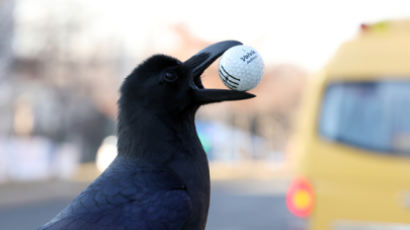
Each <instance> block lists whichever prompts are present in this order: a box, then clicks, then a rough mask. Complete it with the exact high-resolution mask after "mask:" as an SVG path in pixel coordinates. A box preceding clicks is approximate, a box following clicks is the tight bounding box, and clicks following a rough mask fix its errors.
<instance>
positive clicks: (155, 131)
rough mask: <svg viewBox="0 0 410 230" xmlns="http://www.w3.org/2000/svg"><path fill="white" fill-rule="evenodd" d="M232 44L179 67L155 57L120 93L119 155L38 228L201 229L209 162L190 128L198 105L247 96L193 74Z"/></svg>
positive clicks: (176, 62)
mask: <svg viewBox="0 0 410 230" xmlns="http://www.w3.org/2000/svg"><path fill="white" fill-rule="evenodd" d="M240 44H241V43H240V42H237V41H223V42H219V43H216V44H213V45H210V46H208V47H206V48H205V49H203V50H201V51H200V52H199V53H197V54H196V55H194V56H193V57H191V58H189V59H188V60H187V61H185V62H181V61H179V60H177V59H175V58H172V57H169V56H165V55H155V56H152V57H151V58H149V59H147V60H146V61H144V62H143V63H142V64H140V65H139V66H138V67H137V68H136V69H135V70H134V71H133V72H132V73H131V74H130V75H129V76H128V77H127V78H126V79H125V80H124V83H123V84H122V86H121V90H120V91H121V96H120V99H119V101H118V106H119V114H118V144H117V147H118V156H117V157H116V159H115V160H114V161H113V162H112V163H111V165H110V166H109V167H108V168H107V170H105V172H104V173H103V174H101V176H100V177H98V178H97V179H96V180H95V181H94V182H93V183H92V184H91V185H90V186H89V187H88V188H87V189H86V190H85V191H83V192H82V193H81V194H80V195H78V196H77V197H76V198H75V199H74V200H73V201H72V202H71V203H70V204H69V205H68V206H67V207H66V208H65V209H63V210H62V211H61V212H60V213H59V214H58V215H57V216H56V217H55V218H54V219H52V220H51V221H50V222H48V223H47V224H45V225H44V226H43V227H41V228H40V229H87V230H92V229H95V230H98V229H137V230H203V229H205V225H206V219H207V216H208V207H209V196H210V181H209V168H208V160H207V157H206V155H205V152H204V150H203V148H202V146H201V143H200V141H199V139H198V136H197V133H196V129H195V124H194V120H195V112H196V111H197V109H198V108H199V106H201V105H203V104H207V103H212V102H220V101H225V100H240V99H247V98H251V97H254V95H252V94H249V93H246V92H240V91H233V90H223V89H204V87H203V85H202V82H201V78H200V75H201V74H202V72H203V71H204V70H205V69H206V68H207V67H208V66H209V65H210V64H211V63H212V62H213V61H214V60H215V59H217V58H218V57H219V56H220V55H222V54H223V53H224V52H225V51H226V50H227V49H229V48H230V47H233V46H236V45H240Z"/></svg>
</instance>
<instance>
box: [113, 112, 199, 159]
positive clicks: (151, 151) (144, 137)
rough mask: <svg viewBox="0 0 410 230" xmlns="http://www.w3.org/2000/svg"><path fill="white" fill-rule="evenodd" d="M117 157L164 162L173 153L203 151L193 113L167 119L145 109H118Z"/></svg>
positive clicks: (165, 116)
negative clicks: (125, 156)
mask: <svg viewBox="0 0 410 230" xmlns="http://www.w3.org/2000/svg"><path fill="white" fill-rule="evenodd" d="M118 152H119V155H127V156H133V157H137V158H141V159H144V160H149V161H155V162H164V161H168V160H171V159H170V158H173V157H175V154H195V153H198V152H203V150H202V146H201V145H200V142H199V139H198V136H197V133H196V129H195V112H192V113H189V114H185V115H181V116H180V117H170V116H167V115H166V114H161V113H156V112H152V111H148V110H144V109H133V110H131V111H125V110H122V111H121V110H120V113H119V116H118Z"/></svg>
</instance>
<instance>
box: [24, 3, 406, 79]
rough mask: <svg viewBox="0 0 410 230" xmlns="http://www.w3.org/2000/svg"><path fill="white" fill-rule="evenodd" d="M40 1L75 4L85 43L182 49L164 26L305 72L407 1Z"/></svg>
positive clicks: (27, 8) (27, 10)
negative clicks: (239, 45)
mask: <svg viewBox="0 0 410 230" xmlns="http://www.w3.org/2000/svg"><path fill="white" fill-rule="evenodd" d="M20 1H23V2H25V4H24V5H22V4H21V5H22V6H23V7H22V10H21V12H23V13H24V15H26V17H28V18H30V15H31V16H33V15H34V16H33V17H35V14H36V13H35V12H37V11H36V10H33V9H35V8H36V7H37V8H39V7H41V5H39V4H38V1H32V0H20ZM41 1H42V2H43V3H44V4H46V5H47V4H48V5H50V6H52V7H54V8H56V9H60V8H64V6H65V5H66V4H65V3H67V2H76V3H77V4H79V5H81V7H82V8H83V9H84V10H82V13H83V16H82V18H83V19H84V20H86V23H88V25H89V27H88V29H87V33H88V34H87V36H89V37H90V38H94V39H114V40H117V41H119V42H121V43H122V44H124V47H125V49H127V50H129V51H130V52H131V53H132V52H136V53H141V50H144V49H145V48H146V45H147V44H148V43H149V44H150V46H151V48H153V49H154V51H159V52H161V51H162V52H164V51H165V52H166V50H169V49H170V48H171V47H173V46H175V45H176V44H177V43H178V42H179V41H178V39H177V38H176V37H175V35H174V34H173V33H172V31H170V29H169V28H168V25H172V24H184V25H186V26H187V27H188V28H189V29H190V30H191V31H192V33H193V34H194V35H195V36H197V37H198V38H200V39H203V40H206V41H210V42H215V41H220V40H226V39H235V40H239V41H242V42H243V43H245V44H246V45H249V46H252V47H254V48H256V49H257V50H258V51H259V53H261V55H262V56H263V58H264V60H265V63H267V64H282V63H290V64H295V65H299V66H301V67H303V68H305V69H306V70H308V71H317V70H319V69H320V68H321V67H322V66H323V65H325V64H326V61H327V60H328V59H329V58H330V57H331V56H332V54H333V53H334V52H335V51H336V49H337V48H338V46H339V45H340V44H341V43H342V42H343V41H346V40H347V39H350V38H352V37H353V36H355V35H356V34H357V33H358V31H359V26H360V24H361V23H363V22H366V23H367V22H370V23H371V22H377V21H380V20H386V19H402V18H410V1H406V0H380V1H377V0H361V1H360V0H357V1H350V0H344V1H333V0H328V1H326V0H311V1H298V0H282V1H277V0H271V1H261V0H253V1H232V0H226V1H222V0H207V1H193V0H173V1H159V0H150V1H138V0H137V1H128V0H116V1H112V0H41ZM36 3H37V4H36ZM33 7H34V8H33ZM43 9H44V7H43ZM37 14H39V13H37ZM39 16H40V15H37V17H39ZM90 40H91V41H92V40H93V39H90ZM89 45H92V44H86V45H85V46H89ZM155 49H156V50H155Z"/></svg>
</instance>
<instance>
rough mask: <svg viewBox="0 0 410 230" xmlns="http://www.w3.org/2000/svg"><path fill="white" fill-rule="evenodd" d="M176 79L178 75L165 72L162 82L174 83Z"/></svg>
mask: <svg viewBox="0 0 410 230" xmlns="http://www.w3.org/2000/svg"><path fill="white" fill-rule="evenodd" d="M177 79H178V75H177V74H176V73H174V72H166V73H165V76H164V80H165V81H166V82H174V81H176V80H177Z"/></svg>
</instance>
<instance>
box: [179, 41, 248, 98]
mask: <svg viewBox="0 0 410 230" xmlns="http://www.w3.org/2000/svg"><path fill="white" fill-rule="evenodd" d="M241 44H242V43H241V42H238V41H223V42H218V43H215V44H213V45H210V46H208V47H206V48H205V49H203V50H201V51H199V52H198V53H197V54H195V55H194V56H192V57H191V58H189V59H188V60H186V61H185V62H184V63H183V65H184V66H185V67H186V68H187V69H189V70H190V71H192V77H193V84H192V86H191V87H192V88H193V90H194V95H195V100H196V101H197V103H199V104H207V103H212V102H220V101H232V100H242V99H248V98H252V97H255V95H253V94H250V93H247V92H243V91H235V90H226V89H204V87H203V86H202V82H201V77H200V76H201V74H202V73H203V72H204V70H205V69H206V68H208V67H209V66H210V65H211V64H212V63H213V62H214V61H215V60H216V59H217V58H218V57H219V56H221V55H222V54H223V53H224V52H225V51H226V50H227V49H229V48H231V47H233V46H237V45H241Z"/></svg>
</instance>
